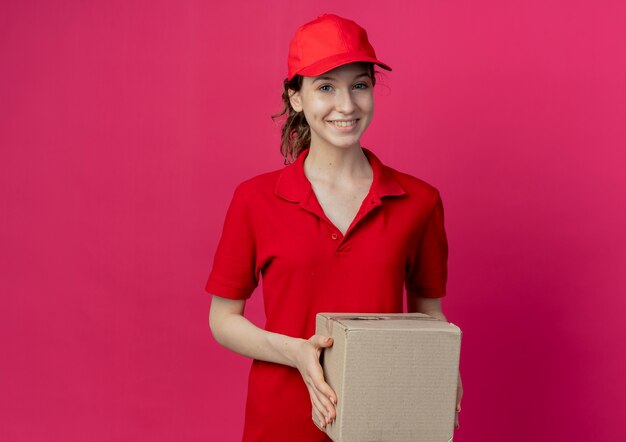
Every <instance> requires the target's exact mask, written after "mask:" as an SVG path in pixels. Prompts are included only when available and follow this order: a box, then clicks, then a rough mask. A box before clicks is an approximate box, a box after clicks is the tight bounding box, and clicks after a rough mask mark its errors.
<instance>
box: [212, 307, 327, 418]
mask: <svg viewBox="0 0 626 442" xmlns="http://www.w3.org/2000/svg"><path fill="white" fill-rule="evenodd" d="M245 304H246V301H244V300H233V299H228V298H223V297H220V296H217V295H213V300H212V302H211V310H210V312H209V326H210V327H211V332H212V333H213V336H214V337H215V340H216V341H217V342H218V343H220V344H221V345H223V346H224V347H226V348H228V349H230V350H232V351H234V352H236V353H239V354H241V355H243V356H248V357H250V358H254V359H258V360H262V361H268V362H275V363H277V364H283V365H288V366H290V367H294V368H297V369H298V370H299V371H300V374H301V375H302V378H303V379H304V382H305V384H306V385H307V388H308V389H309V395H310V396H311V403H312V405H313V410H314V412H315V413H316V415H317V418H318V421H319V422H320V423H322V424H324V423H326V424H328V423H330V422H331V421H332V420H333V419H335V417H336V412H335V406H334V404H336V403H337V399H336V398H337V396H336V395H335V393H334V391H333V390H332V388H330V386H329V385H328V384H327V383H326V382H325V381H324V374H323V371H322V367H321V365H320V363H319V357H320V353H321V349H322V348H326V347H330V346H331V345H332V338H330V337H327V336H320V335H313V336H312V337H311V338H309V339H299V338H292V337H290V336H286V335H282V334H279V333H272V332H268V331H266V330H263V329H261V328H259V327H257V326H256V325H254V324H253V323H251V322H250V321H248V320H247V319H246V318H245V317H244V316H243V312H244V308H245ZM331 401H332V402H331Z"/></svg>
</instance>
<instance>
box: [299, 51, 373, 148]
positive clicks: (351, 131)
mask: <svg viewBox="0 0 626 442" xmlns="http://www.w3.org/2000/svg"><path fill="white" fill-rule="evenodd" d="M373 92H374V90H373V85H372V79H371V78H370V70H369V65H368V64H367V63H349V64H345V65H342V66H339V67H337V68H335V69H332V70H330V71H327V72H325V73H323V74H321V75H319V76H317V77H303V78H302V87H301V89H300V90H299V91H298V92H294V93H293V94H292V95H291V98H290V101H291V105H292V107H293V108H294V110H296V111H297V112H300V111H302V112H304V116H305V118H306V120H307V122H308V123H309V126H310V128H311V146H312V147H314V148H315V147H318V146H319V147H322V146H325V147H338V148H351V147H354V146H358V147H360V139H361V135H363V132H365V129H367V127H368V126H369V124H370V122H371V121H372V117H373V116H374V93H373Z"/></svg>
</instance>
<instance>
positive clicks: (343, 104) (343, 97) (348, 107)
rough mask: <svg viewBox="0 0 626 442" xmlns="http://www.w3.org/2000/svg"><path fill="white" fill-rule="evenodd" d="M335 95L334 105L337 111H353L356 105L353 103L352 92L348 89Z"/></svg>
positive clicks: (345, 112) (346, 112) (347, 112)
mask: <svg viewBox="0 0 626 442" xmlns="http://www.w3.org/2000/svg"><path fill="white" fill-rule="evenodd" d="M336 97H337V101H336V103H335V107H336V108H337V110H338V111H340V112H342V113H344V114H349V113H351V112H352V111H354V108H355V107H356V106H355V103H354V97H353V96H352V93H351V92H350V91H341V92H340V93H339V94H337V95H336Z"/></svg>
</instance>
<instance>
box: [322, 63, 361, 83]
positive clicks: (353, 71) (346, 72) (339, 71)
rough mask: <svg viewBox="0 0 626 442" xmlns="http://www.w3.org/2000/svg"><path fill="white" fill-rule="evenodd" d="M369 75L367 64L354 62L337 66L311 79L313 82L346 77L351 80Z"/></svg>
mask: <svg viewBox="0 0 626 442" xmlns="http://www.w3.org/2000/svg"><path fill="white" fill-rule="evenodd" d="M369 73H370V69H369V63H364V62H355V63H347V64H344V65H341V66H337V67H336V68H334V69H331V70H330V71H326V72H324V73H323V74H320V75H317V76H315V77H311V79H312V80H313V81H315V80H317V79H327V80H332V79H337V78H339V77H347V78H350V79H352V78H356V77H358V76H361V75H363V74H366V75H368V76H369Z"/></svg>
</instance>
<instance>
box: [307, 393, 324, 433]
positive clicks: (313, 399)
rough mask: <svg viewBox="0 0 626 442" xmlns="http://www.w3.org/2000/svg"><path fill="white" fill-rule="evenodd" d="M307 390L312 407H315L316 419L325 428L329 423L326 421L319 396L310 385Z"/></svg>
mask: <svg viewBox="0 0 626 442" xmlns="http://www.w3.org/2000/svg"><path fill="white" fill-rule="evenodd" d="M307 388H308V390H309V396H311V405H313V413H314V414H315V417H316V418H317V421H318V422H319V423H320V425H322V426H323V427H325V426H326V425H327V421H326V417H325V416H324V407H323V406H322V404H321V402H320V401H319V399H317V395H316V394H315V392H314V391H313V388H312V387H310V386H309V385H307Z"/></svg>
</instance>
